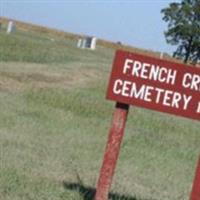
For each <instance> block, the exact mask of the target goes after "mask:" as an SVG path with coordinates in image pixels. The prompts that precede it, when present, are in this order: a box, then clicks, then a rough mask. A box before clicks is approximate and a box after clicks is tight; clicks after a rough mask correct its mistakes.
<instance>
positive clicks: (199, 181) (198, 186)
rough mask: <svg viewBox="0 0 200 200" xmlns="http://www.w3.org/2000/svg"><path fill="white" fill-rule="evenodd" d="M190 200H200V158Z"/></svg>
mask: <svg viewBox="0 0 200 200" xmlns="http://www.w3.org/2000/svg"><path fill="white" fill-rule="evenodd" d="M190 200H200V157H199V161H198V164H197V169H196V174H195V178H194V182H193V187H192V192H191V197H190Z"/></svg>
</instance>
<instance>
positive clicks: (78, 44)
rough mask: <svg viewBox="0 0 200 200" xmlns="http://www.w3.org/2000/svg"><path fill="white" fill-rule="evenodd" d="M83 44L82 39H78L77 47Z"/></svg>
mask: <svg viewBox="0 0 200 200" xmlns="http://www.w3.org/2000/svg"><path fill="white" fill-rule="evenodd" d="M81 46H82V39H78V42H77V47H78V48H81Z"/></svg>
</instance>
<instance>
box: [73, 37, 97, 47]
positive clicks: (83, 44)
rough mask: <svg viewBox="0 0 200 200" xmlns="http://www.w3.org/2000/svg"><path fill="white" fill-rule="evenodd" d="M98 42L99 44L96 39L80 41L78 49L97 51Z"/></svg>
mask: <svg viewBox="0 0 200 200" xmlns="http://www.w3.org/2000/svg"><path fill="white" fill-rule="evenodd" d="M96 42H97V39H96V37H86V38H84V39H79V40H78V43H77V47H78V48H82V49H91V50H95V49H96Z"/></svg>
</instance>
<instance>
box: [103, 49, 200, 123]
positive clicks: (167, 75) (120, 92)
mask: <svg viewBox="0 0 200 200" xmlns="http://www.w3.org/2000/svg"><path fill="white" fill-rule="evenodd" d="M107 99H109V100H114V101H117V102H121V103H125V104H130V105H136V106H140V107H144V108H148V109H152V110H157V111H161V112H165V113H170V114H175V115H179V116H183V117H187V118H191V119H196V120H200V69H198V68H196V67H190V66H187V65H184V64H179V63H174V62H170V61H166V60H161V59H158V58H152V57H149V56H144V55H138V54H135V53H130V52H125V51H121V50H120V51H117V52H116V55H115V59H114V63H113V68H112V73H111V77H110V81H109V86H108V90H107Z"/></svg>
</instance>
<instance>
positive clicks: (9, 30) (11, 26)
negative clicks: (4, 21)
mask: <svg viewBox="0 0 200 200" xmlns="http://www.w3.org/2000/svg"><path fill="white" fill-rule="evenodd" d="M14 31H15V24H14V22H13V21H9V22H8V27H7V34H10V33H12V32H14Z"/></svg>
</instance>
